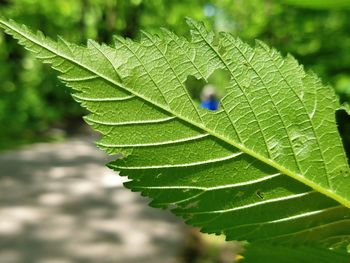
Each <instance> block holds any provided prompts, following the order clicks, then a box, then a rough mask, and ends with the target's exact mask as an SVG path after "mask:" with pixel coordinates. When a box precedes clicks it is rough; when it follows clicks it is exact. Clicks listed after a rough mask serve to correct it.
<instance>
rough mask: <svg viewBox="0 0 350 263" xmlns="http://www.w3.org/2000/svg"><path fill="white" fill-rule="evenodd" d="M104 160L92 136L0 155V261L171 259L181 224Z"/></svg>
mask: <svg viewBox="0 0 350 263" xmlns="http://www.w3.org/2000/svg"><path fill="white" fill-rule="evenodd" d="M107 162H108V157H107V156H106V154H105V153H103V152H101V151H100V150H98V149H97V148H96V147H95V146H94V145H93V143H92V138H91V137H77V138H74V139H70V140H67V141H64V142H60V143H49V144H48V143H41V144H35V145H30V146H28V147H25V148H23V149H21V150H16V151H8V152H2V153H0V262H1V263H73V262H74V263H75V262H78V263H83V262H84V263H90V262H91V263H92V262H93V263H95V262H96V263H107V262H116V263H121V262H123V263H129V262H131V263H134V262H135V263H136V262H137V263H157V262H162V263H168V262H169V263H174V262H176V261H177V257H178V255H179V254H180V253H181V249H182V245H183V243H184V225H183V224H182V223H181V222H180V220H178V219H176V218H175V217H174V216H173V215H171V214H170V213H169V212H167V211H161V210H157V209H153V208H150V207H148V206H147V203H148V200H147V199H145V198H141V197H140V195H139V194H138V193H132V192H130V191H129V190H127V189H124V188H123V187H122V183H123V181H122V180H123V179H122V178H120V177H119V176H117V175H116V174H115V173H114V172H112V171H110V170H109V169H108V168H106V167H105V166H104V164H105V163H107Z"/></svg>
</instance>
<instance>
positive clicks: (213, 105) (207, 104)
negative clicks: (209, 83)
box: [201, 98, 219, 110]
mask: <svg viewBox="0 0 350 263" xmlns="http://www.w3.org/2000/svg"><path fill="white" fill-rule="evenodd" d="M201 107H202V108H203V109H208V110H217V109H218V108H219V101H218V100H217V99H215V98H211V99H209V100H202V102H201Z"/></svg>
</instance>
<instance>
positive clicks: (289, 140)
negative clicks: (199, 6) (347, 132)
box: [0, 19, 350, 246]
mask: <svg viewBox="0 0 350 263" xmlns="http://www.w3.org/2000/svg"><path fill="white" fill-rule="evenodd" d="M188 24H189V26H190V29H191V40H187V39H185V38H183V37H179V36H176V35H175V34H173V33H171V32H169V31H167V30H163V33H162V35H161V36H157V35H151V34H149V33H146V32H144V33H143V34H142V38H141V40H140V41H139V42H135V41H132V40H130V39H124V38H121V37H115V46H114V47H109V46H107V45H104V44H103V45H100V44H98V43H96V42H94V41H92V40H89V41H88V44H87V47H81V46H77V45H74V44H71V43H68V42H66V41H65V40H63V39H61V38H59V39H58V41H57V42H55V41H52V40H51V39H49V38H46V37H44V36H43V35H42V34H41V33H37V34H33V33H32V32H30V31H29V30H28V29H27V28H26V27H25V26H20V25H18V24H16V23H15V22H13V21H6V20H4V19H3V20H0V26H1V27H2V28H4V29H5V31H6V32H7V33H8V34H11V35H12V36H13V37H14V38H16V39H18V40H19V43H20V44H22V45H24V46H25V47H26V48H27V49H29V50H30V51H32V52H33V53H34V54H35V55H36V57H37V58H39V59H40V60H42V61H43V62H44V63H50V64H51V65H52V67H53V68H54V69H55V70H57V71H59V72H60V73H61V75H60V79H61V80H62V81H63V82H65V83H66V84H67V85H68V86H70V87H72V88H73V90H74V92H73V93H74V98H75V99H76V100H77V101H79V102H80V103H81V104H82V106H83V107H85V108H87V109H88V110H89V111H90V112H91V114H90V115H88V116H87V117H86V121H87V122H88V123H89V124H91V125H92V127H94V129H96V130H97V131H99V132H100V133H102V134H103V136H102V139H101V140H100V141H99V142H98V145H99V147H101V148H102V149H104V150H106V151H107V152H108V153H109V154H117V153H122V154H123V156H124V157H123V158H121V159H118V160H116V161H114V162H111V163H110V164H109V167H111V168H112V169H115V170H117V171H120V174H121V175H125V176H128V177H129V179H130V181H129V182H128V183H126V186H127V187H128V188H130V189H132V190H133V191H140V192H142V195H144V196H149V197H151V198H152V199H153V201H152V203H151V205H152V206H154V207H162V208H165V207H171V208H172V211H173V212H174V213H175V214H177V215H180V216H182V217H183V218H184V219H185V221H186V222H187V223H189V224H192V225H194V226H198V227H200V228H201V230H202V231H204V232H208V233H217V234H221V233H223V234H225V235H226V237H227V239H229V240H231V239H238V240H249V241H264V242H267V241H271V242H280V243H290V242H292V243H295V242H297V243H298V244H302V243H308V242H311V243H316V242H317V243H321V244H324V245H327V246H331V245H332V246H334V245H339V244H342V245H344V244H347V243H348V241H349V239H350V213H349V209H348V208H349V207H350V176H349V175H350V172H349V167H348V165H347V161H346V156H345V153H344V150H343V146H342V143H341V140H340V137H339V135H338V132H337V127H336V124H335V110H336V109H337V108H339V104H338V102H337V98H336V96H335V94H334V92H333V89H332V88H330V87H327V86H324V85H322V83H321V81H320V80H319V79H318V78H317V77H316V76H315V75H313V74H306V73H305V72H304V70H303V68H302V67H301V66H300V65H299V64H298V63H297V62H296V60H295V59H294V58H293V57H291V56H287V57H286V58H283V57H282V56H281V55H280V54H279V53H278V52H276V51H275V50H274V49H271V48H269V47H268V46H266V45H265V44H263V43H261V42H257V43H256V46H255V47H251V46H249V45H247V44H245V43H243V42H242V41H241V40H240V39H237V38H235V37H233V36H232V35H230V34H227V33H222V34H220V35H219V36H214V34H213V33H211V32H207V30H206V29H205V28H204V26H203V25H202V24H201V23H198V22H196V21H193V20H191V19H189V20H188ZM218 69H221V70H225V71H226V72H227V73H228V74H229V75H230V77H231V80H230V83H229V85H227V87H225V89H226V95H225V97H224V98H222V99H221V101H220V109H219V110H218V111H208V110H204V109H201V108H199V107H198V106H197V105H196V103H195V102H194V101H193V100H192V99H191V97H190V96H189V92H188V91H187V89H186V87H185V84H184V83H185V81H186V79H187V77H188V76H189V75H192V76H194V77H196V78H198V79H204V80H207V79H208V77H209V76H210V75H211V74H212V73H213V72H214V71H215V70H218Z"/></svg>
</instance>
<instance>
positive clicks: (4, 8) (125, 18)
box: [0, 0, 350, 148]
mask: <svg viewBox="0 0 350 263" xmlns="http://www.w3.org/2000/svg"><path fill="white" fill-rule="evenodd" d="M293 1H294V0H293ZM293 1H292V0H285V1H279V0H275V1H274V0H217V1H210V0H206V1H204V0H191V1H188V0H74V1H72V0H0V13H1V14H2V15H4V16H6V17H10V18H13V19H15V20H17V21H18V22H21V23H24V24H26V25H28V26H30V27H33V28H37V29H40V30H41V31H43V32H44V33H45V34H46V35H48V36H51V37H55V36H56V35H57V34H59V35H61V36H63V37H65V38H66V39H68V40H69V41H72V42H76V43H84V42H85V41H86V39H87V38H93V39H96V40H98V41H100V42H107V43H111V42H112V35H113V34H120V35H122V36H125V37H130V38H137V37H138V36H139V34H140V30H147V31H151V32H155V33H157V32H159V28H160V27H167V28H170V29H171V30H173V31H175V32H176V33H177V34H180V35H181V34H182V35H185V36H188V30H187V27H186V25H185V19H184V17H186V16H190V17H193V18H195V19H198V20H203V21H204V22H205V23H206V25H207V27H208V28H210V29H212V30H214V31H216V32H218V31H229V32H232V33H233V34H235V35H237V36H240V37H241V38H243V39H244V40H245V41H248V42H250V43H253V42H254V39H256V38H258V39H261V40H263V41H265V42H266V43H268V44H269V45H271V46H274V47H276V48H277V49H278V50H280V51H281V52H282V53H283V54H287V53H291V54H293V55H294V56H295V57H296V58H297V59H298V60H299V61H300V62H301V63H302V64H304V65H305V67H306V68H307V69H311V70H313V71H315V72H316V73H317V74H319V75H320V76H321V77H322V78H323V79H324V81H325V82H327V83H331V84H332V85H333V86H334V87H335V89H336V91H337V93H338V94H339V95H340V97H341V100H342V101H350V52H349V51H350V32H349V28H350V10H349V9H347V10H346V9H327V8H323V9H310V8H305V9H304V8H303V7H300V6H299V5H296V6H294V5H292V4H291V2H293ZM338 1H343V0H338ZM287 2H289V3H287ZM294 2H298V1H296V0H295V1H294ZM299 2H300V1H299ZM313 2H317V1H316V0H314V1H313ZM333 2H334V1H333ZM0 65H1V67H0V79H1V82H0V124H1V129H0V148H4V147H8V146H9V145H16V144H20V143H22V142H27V141H32V140H33V139H35V138H42V137H43V136H45V134H46V132H47V130H49V129H50V128H52V127H60V128H64V129H68V130H69V129H71V128H72V127H74V126H75V125H77V124H79V123H80V121H79V120H80V116H81V115H82V114H83V110H82V109H80V108H79V106H78V104H76V103H74V102H73V100H72V98H71V97H70V94H69V90H68V88H66V87H64V85H62V84H61V83H60V82H59V81H58V80H57V78H56V75H55V73H53V71H52V70H49V69H48V67H47V66H45V65H41V64H40V63H38V62H37V61H36V60H35V59H33V57H32V56H31V55H30V54H29V53H28V52H25V51H24V50H23V49H22V48H21V47H19V46H18V45H17V44H16V42H15V41H13V40H12V39H10V38H9V37H7V36H5V35H4V34H2V33H0ZM340 120H341V122H342V123H345V122H346V121H347V125H349V122H350V121H349V118H348V117H347V116H346V115H345V114H342V115H341V116H340ZM346 140H348V145H350V136H348V137H347V138H346Z"/></svg>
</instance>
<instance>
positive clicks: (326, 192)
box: [0, 18, 350, 208]
mask: <svg viewBox="0 0 350 263" xmlns="http://www.w3.org/2000/svg"><path fill="white" fill-rule="evenodd" d="M0 24H2V25H3V27H5V29H6V28H8V29H10V30H12V31H13V32H15V33H16V34H18V35H20V36H22V37H23V38H25V39H27V40H29V41H31V42H32V43H34V44H36V45H38V46H39V47H41V48H43V49H46V50H47V51H49V52H51V53H53V54H55V55H56V56H59V57H61V58H63V59H66V60H67V61H70V62H71V63H73V64H76V65H78V66H79V67H82V68H84V69H86V70H87V71H90V72H91V73H93V74H94V75H96V76H98V77H100V78H102V79H104V80H106V81H108V82H110V83H111V84H113V85H115V86H118V87H120V88H123V89H124V90H126V91H128V92H130V93H132V94H134V95H136V96H138V97H139V98H141V99H143V100H145V101H147V102H149V103H151V104H152V105H155V106H157V107H158V108H160V109H162V110H165V111H167V112H169V113H171V114H172V115H174V116H176V117H177V118H179V119H182V120H184V121H186V122H187V123H189V124H191V125H193V126H195V127H198V128H200V129H202V130H204V131H205V132H207V133H209V134H210V135H212V136H214V137H216V138H218V139H220V140H222V141H224V142H226V143H228V144H230V145H232V146H234V147H236V148H238V149H240V150H241V151H242V152H244V153H246V154H248V155H250V156H252V157H254V158H256V159H258V160H260V161H261V162H263V163H265V164H267V165H269V166H271V167H274V168H275V169H277V170H279V171H280V172H281V173H283V174H286V175H288V176H290V177H292V178H293V179H295V180H297V181H299V182H301V183H303V184H305V185H307V186H309V187H311V188H313V189H314V190H316V191H317V192H319V193H322V194H324V195H326V196H328V197H330V198H331V199H333V200H336V201H337V202H339V203H341V204H342V205H344V206H346V207H348V208H350V200H348V199H345V198H344V197H342V196H340V195H338V194H336V193H334V192H333V191H330V190H328V189H326V188H323V187H321V186H320V185H318V184H316V183H314V182H313V181H310V180H309V179H307V178H305V177H303V176H302V175H300V174H296V173H294V172H292V171H290V170H289V169H287V168H286V167H284V166H282V165H280V164H278V163H276V162H275V161H273V160H271V159H268V158H266V157H264V156H261V155H260V154H258V153H255V152H253V151H252V150H250V149H249V148H247V147H245V146H244V145H242V144H240V143H236V142H234V141H232V140H230V139H228V138H226V137H225V136H222V135H220V134H218V133H216V132H214V131H212V130H210V129H208V128H207V127H205V126H204V124H199V123H196V122H193V121H192V120H190V119H188V118H186V117H184V116H181V115H179V114H178V113H176V112H174V111H172V110H171V109H170V108H165V107H163V106H162V105H161V104H159V103H157V102H153V101H152V100H151V99H148V98H147V97H144V96H143V95H142V94H139V93H137V92H136V91H134V90H131V89H129V88H127V87H126V86H124V85H123V84H122V83H119V82H116V81H115V80H113V79H111V78H109V77H108V76H105V75H104V74H102V73H99V72H96V71H95V70H94V69H92V68H90V67H89V66H88V65H84V64H82V63H79V62H78V61H76V60H75V59H74V58H71V57H67V56H66V55H65V54H62V53H61V52H58V50H56V49H53V48H52V47H50V46H45V45H44V44H42V43H41V42H40V41H39V40H38V39H35V38H33V37H32V36H30V35H28V34H27V33H26V32H22V31H21V30H18V29H16V28H15V27H13V26H12V25H11V24H9V23H8V22H7V21H4V20H2V19H1V18H0ZM32 35H34V34H33V33H32ZM28 49H30V48H28ZM113 68H114V67H113ZM114 70H115V68H114ZM115 71H116V70H115ZM116 74H117V75H118V73H117V72H116Z"/></svg>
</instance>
